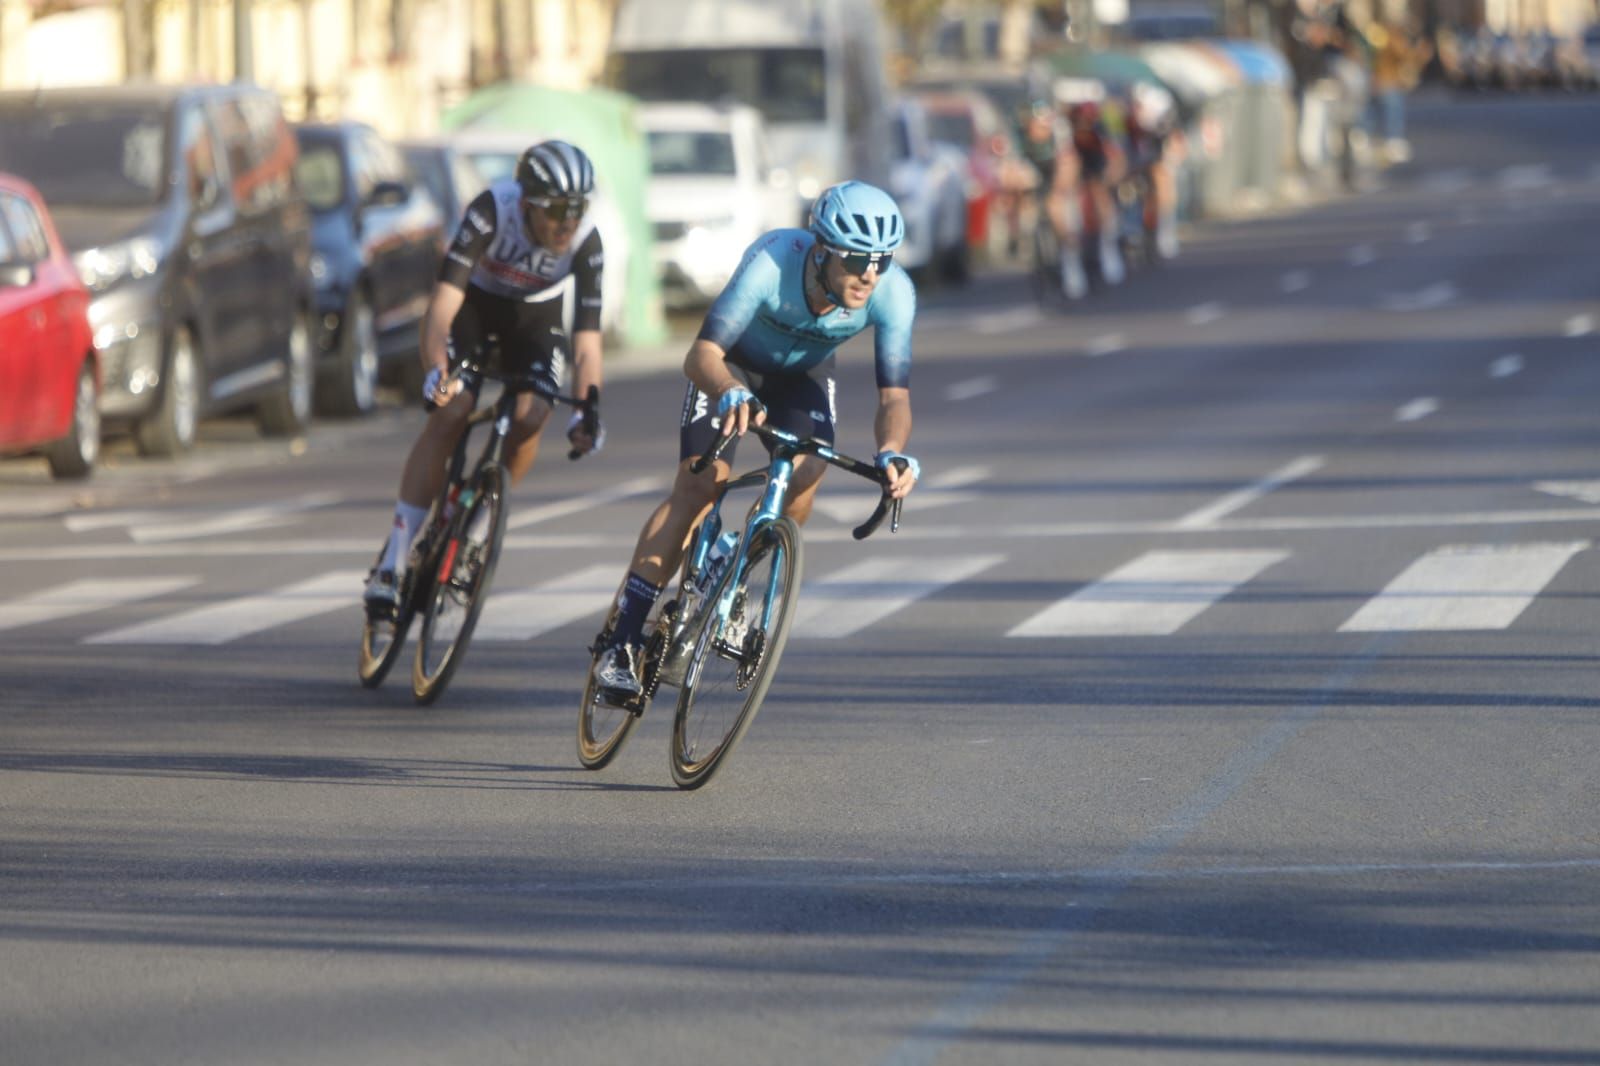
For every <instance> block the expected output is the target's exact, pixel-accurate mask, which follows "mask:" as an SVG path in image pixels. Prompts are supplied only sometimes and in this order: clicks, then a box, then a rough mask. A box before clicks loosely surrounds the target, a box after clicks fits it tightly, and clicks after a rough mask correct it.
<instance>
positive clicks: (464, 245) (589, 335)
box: [365, 141, 920, 701]
mask: <svg viewBox="0 0 1600 1066" xmlns="http://www.w3.org/2000/svg"><path fill="white" fill-rule="evenodd" d="M594 181H595V177H594V167H593V165H592V164H591V162H590V160H589V158H588V156H587V155H586V154H585V153H584V152H583V151H582V150H581V149H579V148H577V147H575V146H574V145H571V144H568V143H566V142H564V141H544V142H541V143H539V144H536V145H534V146H532V147H531V148H529V149H528V150H527V151H526V152H524V153H523V155H522V157H521V159H520V160H519V162H518V166H517V169H516V173H515V176H514V177H510V178H504V179H501V180H499V181H496V182H494V183H493V184H492V185H490V187H489V188H488V189H487V190H485V191H484V192H483V193H482V194H480V195H479V196H478V197H477V198H476V199H475V200H473V202H472V203H471V204H470V205H469V206H468V208H467V210H466V213H465V216H464V217H463V218H462V219H461V222H460V225H459V227H458V229H457V232H456V236H455V239H454V241H453V242H452V243H451V245H450V248H449V251H448V253H447V254H446V256H445V259H444V262H443V264H442V266H441V268H440V272H439V278H438V281H437V282H436V284H435V286H434V290H433V294H432V298H431V300H430V303H429V308H428V313H427V316H426V318H425V320H424V325H423V335H422V346H421V356H422V360H423V363H424V368H425V370H426V374H427V376H426V383H425V385H424V398H425V401H426V403H427V405H428V407H429V410H430V413H429V415H428V420H427V422H426V423H425V425H424V426H423V429H422V432H421V433H420V434H419V435H418V437H417V440H416V443H415V444H414V445H413V446H412V449H411V452H410V454H409V455H408V457H407V459H406V463H405V468H404V470H403V472H402V475H401V481H400V490H399V496H398V499H397V501H396V504H395V514H394V519H393V523H392V526H391V530H390V533H389V538H388V542H387V547H386V549H385V551H384V553H383V555H382V557H381V559H380V561H379V563H378V565H377V566H376V567H374V570H373V573H372V574H371V576H370V577H369V578H368V582H367V588H366V595H365V600H366V608H367V613H368V616H369V617H370V618H380V617H384V616H386V615H392V613H393V612H394V611H395V610H396V608H397V601H398V591H397V589H398V585H399V579H400V578H401V577H402V576H403V575H404V572H405V569H406V567H407V566H408V565H410V558H409V556H410V553H411V547H412V544H413V543H414V541H415V539H416V536H417V532H418V529H419V527H420V525H421V523H422V521H423V520H424V518H425V517H426V515H427V512H428V508H429V506H430V504H431V502H432V501H433V499H434V497H435V496H437V495H438V493H439V492H440V490H441V487H442V485H443V482H444V479H445V464H446V462H447V460H448V457H449V456H450V454H451V453H452V452H453V450H454V448H455V445H456V442H457V441H458V440H459V438H460V435H461V433H462V432H463V431H464V429H465V427H466V424H467V417H468V416H469V415H470V414H471V411H472V409H473V407H474V405H475V404H476V401H477V397H476V395H475V389H473V388H472V387H470V385H469V387H468V388H466V389H463V388H462V383H461V381H460V380H459V379H458V378H457V377H456V376H455V375H454V374H452V373H451V367H452V365H453V363H455V362H457V361H459V360H460V359H462V358H464V357H466V356H468V355H478V354H481V351H482V346H483V345H484V344H485V343H486V342H487V341H489V339H490V338H493V339H494V341H495V344H494V352H493V356H494V358H496V359H498V360H499V366H500V368H501V369H504V370H506V371H510V372H515V373H533V374H535V375H536V376H538V377H539V378H540V379H541V380H542V381H543V383H544V384H546V385H547V386H548V387H549V388H550V389H551V390H552V391H560V390H561V389H562V388H563V386H564V385H565V384H566V383H567V382H568V379H569V375H570V376H571V379H572V385H573V391H575V392H577V393H578V394H580V395H583V394H585V393H587V390H588V389H589V387H590V386H594V387H596V388H598V387H599V386H600V384H601V334H600V310H601V306H600V278H601V272H602V270H603V268H604V251H603V249H602V246H601V240H600V233H599V231H598V230H597V229H595V227H594V224H593V222H592V221H591V220H590V219H589V218H588V216H587V208H588V201H589V198H590V196H591V195H592V194H593V192H594ZM904 236H905V222H904V220H903V219H902V217H901V214H900V210H899V208H898V207H897V206H896V204H895V202H894V200H893V198H891V197H890V196H889V195H888V194H887V193H885V192H883V191H882V190H881V189H878V188H876V187H874V186H871V185H867V184H865V183H862V182H855V181H848V182H844V183H842V184H839V185H835V186H833V187H831V188H829V189H826V190H824V192H823V193H822V194H821V195H820V196H819V197H818V198H817V201H816V203H815V204H814V206H813V208H812V212H811V217H810V225H809V228H808V229H778V230H773V231H772V232H770V233H767V234H766V235H764V236H763V237H761V238H760V239H759V240H757V241H756V243H755V244H754V245H752V246H751V247H750V248H749V249H748V250H747V251H746V252H745V254H744V257H743V259H742V260H741V262H740V264H739V267H738V269H737V270H736V271H735V273H734V275H733V278H732V279H731V280H730V281H729V283H728V285H727V286H726V288H725V289H724V290H723V292H722V293H721V295H719V296H718V298H717V299H716V301H715V302H714V303H713V304H712V306H711V309H710V311H709V312H708V313H707V314H706V317H705V321H704V324H703V325H702V326H701V329H700V332H699V335H698V336H697V337H696V339H695V341H694V343H693V344H692V346H691V347H690V350H689V353H688V356H687V358H686V359H685V361H684V373H685V375H686V376H687V377H688V379H689V384H688V390H687V393H686V395H685V397H684V404H683V417H682V421H681V427H680V430H679V443H678V469H677V475H676V478H675V480H674V483H673V487H672V491H671V493H670V494H669V495H668V497H667V498H666V499H665V500H663V501H661V503H660V504H659V505H658V506H657V507H656V508H655V509H654V510H653V511H652V513H651V514H650V516H649V518H648V519H646V521H645V523H644V527H643V529H641V531H640V533H639V539H638V543H637V546H636V548H635V551H634V555H633V558H632V560H631V561H630V563H629V567H628V570H627V573H626V574H625V576H624V578H623V581H622V586H621V589H620V591H619V593H618V596H617V600H616V604H615V607H614V610H613V615H612V619H611V623H610V624H609V625H608V626H607V632H608V633H609V634H610V642H609V645H608V646H607V647H606V648H603V649H601V652H602V653H601V654H600V655H599V656H597V658H596V661H595V667H594V669H595V676H596V680H597V682H598V683H599V687H600V689H601V691H602V693H604V694H605V695H606V696H607V697H608V698H612V699H616V700H619V701H620V700H625V699H628V698H631V697H635V696H637V695H638V694H639V691H640V687H641V686H640V678H639V661H638V660H639V645H640V643H641V642H642V634H643V632H644V628H645V622H646V619H647V618H648V616H649V614H650V611H651V610H652V608H653V607H654V606H655V603H656V600H657V599H658V597H659V596H660V594H661V591H662V589H663V588H664V587H665V586H666V584H667V582H668V580H669V579H670V578H671V576H672V574H673V573H674V572H675V571H676V570H677V568H678V565H679V563H680V561H681V559H682V555H683V551H684V548H685V545H686V543H687V540H688V538H689V536H690V534H691V532H692V531H693V529H694V527H695V525H696V524H697V523H698V522H699V521H700V518H701V516H702V515H703V514H704V513H705V512H706V510H707V509H708V508H709V507H710V505H711V503H712V501H713V499H714V498H715V496H716V494H717V491H718V489H719V488H720V486H721V485H722V484H724V483H725V482H726V481H727V479H728V477H729V474H730V472H731V460H732V455H733V449H732V448H730V449H728V450H727V451H726V452H725V457H724V458H723V459H721V460H719V461H718V462H716V463H715V464H713V465H712V466H711V467H709V468H708V469H707V470H706V471H705V472H703V473H702V474H699V475H695V474H692V473H690V470H689V464H690V462H691V461H692V460H693V459H694V458H695V457H697V456H699V455H700V454H701V453H702V452H704V451H705V450H706V448H707V446H708V445H709V444H710V443H711V442H712V441H713V440H714V439H715V438H716V436H717V435H718V434H722V435H727V434H736V435H742V434H743V433H744V432H745V430H746V428H747V427H748V426H749V425H750V424H751V423H752V422H755V423H763V422H766V423H770V424H772V425H774V426H777V427H780V428H783V429H786V430H788V431H790V432H791V433H794V434H796V435H798V436H802V437H815V438H817V439H819V440H822V441H824V442H827V443H830V444H831V443H832V441H833V440H834V432H835V428H834V422H835V417H836V410H837V408H836V403H835V397H836V385H835V379H834V353H835V351H836V349H837V348H838V347H839V345H841V344H843V343H844V342H845V341H847V340H849V339H850V338H851V337H854V336H855V335H856V334H858V333H861V332H863V331H865V330H867V329H869V328H870V329H872V330H873V331H874V340H875V368H876V375H875V376H876V384H877V390H878V405H877V413H876V415H875V417H874V419H873V432H874V437H875V439H876V442H877V455H876V458H875V462H876V464H877V466H878V467H879V469H880V470H881V471H882V472H883V478H884V485H885V489H886V491H887V492H888V493H889V494H890V495H891V496H892V497H894V498H896V499H900V498H903V497H905V495H906V494H907V493H909V492H910V491H911V490H912V488H913V486H914V485H915V483H916V480H917V478H918V476H919V474H920V467H919V465H918V463H917V461H916V460H915V459H913V458H912V457H910V456H909V455H906V454H905V453H904V450H905V447H906V444H907V442H908V440H909V438H910V435H911V392H910V370H911V332H912V319H913V317H914V315H915V313H916V291H915V288H914V286H913V285H912V282H911V279H910V277H909V276H908V275H907V274H906V272H905V270H904V269H903V268H901V266H900V265H899V264H897V263H895V262H894V254H895V251H896V250H897V249H898V248H899V247H900V243H901V241H902V240H903V238H904ZM569 315H570V317H571V321H572V323H573V328H572V334H571V340H570V344H569V342H568V338H567V333H566V330H565V328H564V322H565V321H566V319H567V317H568V316H569ZM569 350H570V354H569ZM569 364H570V365H569ZM550 410H551V407H550V404H549V403H548V402H547V401H546V400H544V399H543V398H541V397H538V396H536V395H534V394H531V393H530V394H525V395H523V396H522V397H521V398H520V400H519V403H518V407H517V414H516V425H515V427H514V430H513V433H512V435H511V438H510V445H511V459H510V461H509V464H508V465H509V467H510V471H511V475H512V479H513V481H515V480H517V479H520V478H521V477H522V476H523V475H524V474H526V473H527V471H528V470H529V469H530V468H531V467H532V465H533V462H534V459H535V458H536V456H537V454H538V443H539V432H540V430H541V429H543V427H544V423H545V421H546V420H547V419H548V417H549V414H550ZM567 437H568V439H569V440H570V441H571V442H572V445H573V447H574V448H575V449H577V450H578V451H579V452H590V451H598V450H599V448H600V447H601V445H602V444H603V442H604V438H605V431H604V429H603V428H597V429H596V431H595V432H594V434H593V436H591V435H590V434H589V433H588V432H587V431H586V430H585V428H584V425H583V423H582V421H581V415H577V414H575V415H574V418H573V421H572V422H570V423H569V424H568V426H567ZM826 469H827V466H826V464H825V463H824V462H823V461H822V460H820V459H817V458H815V457H812V456H807V457H803V458H801V459H800V460H799V461H798V462H797V463H796V466H795V470H794V475H793V479H792V481H791V491H790V494H789V497H788V503H787V505H786V508H785V510H786V513H787V514H788V515H789V517H791V518H793V519H794V520H795V521H797V522H802V523H803V522H804V521H805V520H806V518H807V517H809V515H810V512H811V504H812V501H813V499H814V498H815V495H816V490H817V487H818V485H819V484H820V482H821V479H822V475H823V473H824V472H825V471H826Z"/></svg>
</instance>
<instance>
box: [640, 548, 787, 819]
mask: <svg viewBox="0 0 1600 1066" xmlns="http://www.w3.org/2000/svg"><path fill="white" fill-rule="evenodd" d="M734 569H735V568H733V567H731V566H730V568H729V570H728V574H729V575H731V574H733V572H734ZM800 571H801V553H800V530H799V527H797V526H796V525H795V524H794V522H793V521H791V520H790V519H788V518H778V519H774V520H773V521H772V522H771V523H769V524H768V525H766V526H763V527H762V528H761V529H760V530H759V531H757V532H756V534H755V535H754V537H753V538H752V539H751V542H750V546H749V549H748V551H747V554H746V557H745V565H744V572H743V573H742V574H740V575H739V580H738V582H737V583H736V584H730V581H731V578H730V577H724V579H723V581H722V583H721V584H720V585H719V586H718V589H717V591H716V592H715V593H713V595H712V596H711V597H710V598H708V600H707V603H706V606H705V608H704V609H703V611H702V615H701V617H702V621H700V622H699V623H698V624H697V625H698V628H697V631H696V632H695V633H694V634H693V636H692V638H691V639H692V640H693V642H694V643H693V651H692V652H691V655H690V660H689V666H688V670H687V671H686V672H685V675H684V680H683V686H682V688H681V689H680V690H679V692H678V711H677V714H676V715H675V716H674V718H673V721H672V780H673V781H674V782H675V783H676V784H677V786H678V787H679V788H684V789H691V788H699V787H700V786H701V785H704V784H705V783H706V782H707V781H709V780H711V777H712V775H714V774H715V773H716V772H717V769H718V768H719V767H720V766H721V765H722V763H723V761H724V760H726V759H727V757H728V754H729V753H730V752H731V751H732V750H733V747H734V745H735V744H737V743H738V742H739V738H741V737H743V736H744V734H745V732H746V731H747V730H748V729H749V728H750V724H751V722H753V721H755V717H756V713H757V712H758V711H760V710H761V703H762V701H763V700H764V699H765V698H766V695H767V689H768V688H770V687H771V685H772V679H773V677H774V676H776V674H777V669H778V660H779V659H780V658H781V657H782V656H783V649H784V645H785V644H786V643H788V640H789V622H790V619H791V618H793V616H794V608H795V604H796V603H798V602H799V596H800Z"/></svg>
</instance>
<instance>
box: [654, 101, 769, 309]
mask: <svg viewBox="0 0 1600 1066" xmlns="http://www.w3.org/2000/svg"><path fill="white" fill-rule="evenodd" d="M638 120H639V128H640V129H641V130H642V131H643V133H644V135H645V140H646V143H647V144H648V145H649V149H650V184H649V186H648V188H647V190H646V193H645V215H646V216H647V217H648V218H649V219H650V225H651V228H652V229H653V231H654V233H655V248H654V255H655V264H656V272H657V274H658V276H659V277H660V279H661V296H662V300H663V301H664V302H665V303H666V304H667V306H668V307H674V308H683V307H696V306H703V305H705V304H708V303H710V302H711V301H712V300H714V299H715V298H716V296H717V294H718V293H719V292H721V291H722V287H723V286H724V285H726V284H727V283H728V279H729V278H731V277H732V276H733V271H734V269H735V268H736V267H737V266H738V265H739V259H740V257H741V256H742V255H743V254H744V251H745V249H746V248H748V247H749V246H750V245H751V244H752V243H753V242H754V241H755V239H756V238H757V237H759V236H761V234H763V233H765V232H767V231H768V230H771V229H777V228H778V227H780V226H792V225H795V224H796V223H797V222H798V220H797V219H796V218H795V217H794V210H793V208H794V193H793V192H792V191H791V189H790V188H789V186H788V183H787V182H786V181H785V180H783V178H782V176H775V175H774V173H773V171H772V168H771V167H770V165H769V164H768V157H767V143H766V132H765V129H764V127H763V123H762V119H761V113H760V112H759V111H757V110H756V109H755V108H753V107H746V106H743V105H733V106H728V107H715V106H711V105H707V104H690V103H682V104H677V103H673V104H666V103H663V104H644V105H641V106H640V108H639V110H638Z"/></svg>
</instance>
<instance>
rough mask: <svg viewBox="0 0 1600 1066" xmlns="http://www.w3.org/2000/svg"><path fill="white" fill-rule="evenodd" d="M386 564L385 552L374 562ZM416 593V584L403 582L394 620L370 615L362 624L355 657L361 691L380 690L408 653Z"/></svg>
mask: <svg viewBox="0 0 1600 1066" xmlns="http://www.w3.org/2000/svg"><path fill="white" fill-rule="evenodd" d="M382 561H383V552H382V551H381V550H380V551H379V552H378V558H377V559H376V560H375V561H374V562H373V567H374V568H377V567H378V566H379V565H381V563H382ZM416 592H417V589H416V587H415V586H414V585H413V586H411V587H409V588H408V587H407V585H406V582H405V581H404V580H403V579H402V580H401V582H400V602H399V603H398V604H397V605H396V607H395V615H394V617H393V618H391V619H387V620H384V619H374V618H372V617H371V616H370V615H369V616H367V617H366V618H365V619H364V620H363V622H362V624H361V647H360V649H359V652H358V654H357V657H356V676H357V677H359V678H360V679H361V687H362V688H377V687H378V686H379V685H381V684H383V679H384V678H386V677H388V676H389V671H390V670H391V669H392V668H393V667H394V664H395V663H397V662H399V661H400V653H401V652H403V651H405V647H406V634H407V633H408V632H410V630H411V620H412V619H413V618H414V617H416V613H417V612H416Z"/></svg>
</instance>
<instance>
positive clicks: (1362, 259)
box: [1345, 244, 1378, 267]
mask: <svg viewBox="0 0 1600 1066" xmlns="http://www.w3.org/2000/svg"><path fill="white" fill-rule="evenodd" d="M1345 258H1346V260H1347V261H1348V262H1349V263H1350V265H1351V266H1358V267H1359V266H1371V265H1372V264H1373V263H1376V262H1377V261H1378V250H1377V249H1376V248H1374V247H1373V246H1372V245H1370V244H1358V245H1356V246H1355V247H1354V248H1352V249H1350V251H1349V252H1348V253H1346V255H1345Z"/></svg>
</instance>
